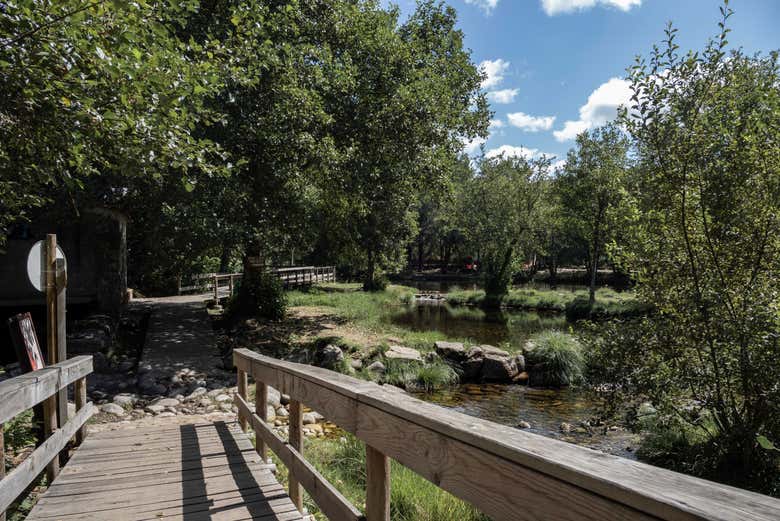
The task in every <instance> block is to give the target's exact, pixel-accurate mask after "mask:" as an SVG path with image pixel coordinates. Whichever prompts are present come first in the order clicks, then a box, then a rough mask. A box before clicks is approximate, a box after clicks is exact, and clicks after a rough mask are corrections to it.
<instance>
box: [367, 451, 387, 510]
mask: <svg viewBox="0 0 780 521" xmlns="http://www.w3.org/2000/svg"><path fill="white" fill-rule="evenodd" d="M366 521H390V458H388V457H387V456H385V455H384V454H382V453H381V452H379V451H378V450H376V449H375V448H374V447H372V446H371V445H368V444H366Z"/></svg>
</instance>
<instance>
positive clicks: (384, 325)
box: [287, 283, 468, 351]
mask: <svg viewBox="0 0 780 521" xmlns="http://www.w3.org/2000/svg"><path fill="white" fill-rule="evenodd" d="M416 292H417V290H415V289H414V288H410V287H406V286H397V285H390V286H388V287H387V289H386V290H385V291H377V292H364V291H361V290H360V285H359V284H349V283H331V284H328V285H327V286H319V285H318V286H314V287H312V288H310V289H309V290H308V291H290V292H289V293H288V294H287V301H288V304H289V306H291V307H321V308H326V309H327V310H328V311H329V312H332V313H333V315H335V316H336V317H337V318H339V319H341V320H343V321H345V322H348V323H350V325H353V326H355V327H357V328H359V329H361V330H364V331H367V332H370V333H373V334H375V335H377V336H382V337H384V338H386V339H390V338H394V339H396V340H397V341H400V343H402V344H403V345H405V346H407V347H412V348H415V349H418V350H420V351H430V350H431V349H432V347H433V344H434V343H435V342H436V341H437V340H450V341H458V342H467V341H468V339H467V338H454V337H451V336H447V335H445V334H444V333H442V332H440V331H410V330H408V329H406V328H403V327H400V326H398V325H396V324H393V323H391V321H390V316H391V315H392V313H391V311H393V310H395V311H399V312H400V311H403V310H404V309H407V308H408V307H409V306H411V305H413V304H414V295H415V293H416ZM365 347H368V346H365Z"/></svg>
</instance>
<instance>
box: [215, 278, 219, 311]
mask: <svg viewBox="0 0 780 521" xmlns="http://www.w3.org/2000/svg"><path fill="white" fill-rule="evenodd" d="M214 302H215V303H217V304H219V279H218V278H217V274H216V273H215V274H214Z"/></svg>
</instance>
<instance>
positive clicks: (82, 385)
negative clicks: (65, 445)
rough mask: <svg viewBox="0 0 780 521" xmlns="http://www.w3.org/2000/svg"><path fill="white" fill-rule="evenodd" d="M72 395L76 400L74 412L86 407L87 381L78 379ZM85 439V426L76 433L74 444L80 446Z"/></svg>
mask: <svg viewBox="0 0 780 521" xmlns="http://www.w3.org/2000/svg"><path fill="white" fill-rule="evenodd" d="M73 395H74V398H75V400H76V412H77V413H78V412H79V411H80V410H81V409H83V408H84V407H86V405H87V379H86V378H79V379H78V380H76V381H75V382H74V384H73ZM86 438H87V426H86V425H82V426H81V428H80V429H79V430H78V431H76V444H77V445H81V444H82V443H83V442H84V440H85V439H86Z"/></svg>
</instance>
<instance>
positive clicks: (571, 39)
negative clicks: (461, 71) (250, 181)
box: [384, 0, 780, 159]
mask: <svg viewBox="0 0 780 521" xmlns="http://www.w3.org/2000/svg"><path fill="white" fill-rule="evenodd" d="M384 3H385V4H388V3H391V2H388V1H387V0H385V1H384ZM392 3H394V4H396V5H399V7H400V8H401V11H402V13H403V15H402V16H403V17H405V16H407V15H408V14H409V13H410V12H411V11H412V10H413V9H414V5H415V2H414V0H396V1H394V2H392ZM448 3H449V4H450V5H452V6H453V7H455V8H456V9H457V11H458V18H459V25H460V28H461V29H462V30H463V31H464V33H465V35H466V45H467V46H468V47H469V48H470V49H471V50H472V52H473V55H472V56H473V59H474V61H475V62H476V63H479V64H482V65H483V67H484V68H485V69H486V70H487V71H488V73H489V79H488V81H487V82H486V84H485V85H484V89H485V92H487V93H488V97H489V98H490V99H491V108H492V110H493V111H494V112H495V116H494V120H495V121H496V122H495V124H494V126H493V128H491V136H490V138H489V139H488V140H487V142H486V143H485V148H486V150H487V151H488V153H489V154H495V153H498V152H500V151H504V152H506V153H509V154H512V153H522V154H531V153H536V154H540V153H545V154H550V155H555V156H557V157H558V158H559V159H561V158H564V157H565V155H566V151H567V150H568V149H569V148H570V147H571V146H572V145H573V138H574V136H575V135H576V134H577V132H578V131H581V130H582V129H584V128H588V127H589V126H593V125H598V124H600V123H603V122H604V120H605V119H607V118H611V116H612V115H613V114H614V113H615V110H616V106H617V105H619V104H620V103H621V102H622V100H624V99H625V96H626V95H627V92H628V89H627V84H626V83H625V82H624V80H623V78H624V77H625V71H626V68H627V67H628V66H630V65H631V64H632V63H633V61H634V57H635V56H636V55H637V54H642V55H644V56H647V55H648V54H649V52H650V50H651V48H652V45H653V44H654V43H657V42H660V41H661V40H662V38H663V36H664V35H663V30H664V27H665V25H666V22H668V21H669V20H671V21H672V22H673V23H674V24H675V26H676V27H677V28H678V29H679V34H678V40H677V41H678V44H679V45H680V47H681V49H682V50H688V49H702V48H703V47H704V46H705V44H706V42H707V39H708V38H709V37H710V36H713V35H715V33H716V31H717V30H718V27H717V23H718V20H719V17H720V13H719V10H718V7H719V6H720V5H721V2H720V1H719V0H449V1H448ZM730 6H731V8H732V9H733V10H734V12H735V13H734V16H733V17H732V18H731V23H730V26H731V28H732V33H731V35H730V37H729V41H730V43H731V46H732V47H742V48H743V49H744V50H745V51H747V52H750V53H753V52H757V51H761V52H762V53H766V52H768V51H770V50H774V49H780V0H732V2H731V3H730ZM478 145H479V143H472V144H471V146H470V148H469V150H470V151H478Z"/></svg>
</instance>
